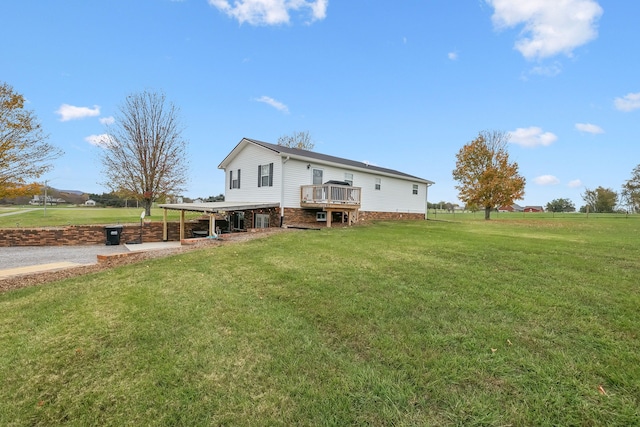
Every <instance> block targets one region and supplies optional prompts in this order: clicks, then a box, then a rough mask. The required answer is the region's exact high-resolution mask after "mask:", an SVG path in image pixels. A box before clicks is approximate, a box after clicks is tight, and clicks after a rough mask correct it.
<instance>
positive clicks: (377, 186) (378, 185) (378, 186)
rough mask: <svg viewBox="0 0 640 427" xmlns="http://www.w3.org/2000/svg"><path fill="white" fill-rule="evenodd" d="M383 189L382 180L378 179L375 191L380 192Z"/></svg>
mask: <svg viewBox="0 0 640 427" xmlns="http://www.w3.org/2000/svg"><path fill="white" fill-rule="evenodd" d="M381 187H382V178H376V186H375V189H376V190H379V189H380V188H381Z"/></svg>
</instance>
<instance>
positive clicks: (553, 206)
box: [547, 199, 576, 212]
mask: <svg viewBox="0 0 640 427" xmlns="http://www.w3.org/2000/svg"><path fill="white" fill-rule="evenodd" d="M575 211H576V206H575V205H574V204H573V202H572V201H571V200H569V199H554V200H552V201H550V202H549V203H547V212H575Z"/></svg>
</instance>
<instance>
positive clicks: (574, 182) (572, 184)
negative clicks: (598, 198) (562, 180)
mask: <svg viewBox="0 0 640 427" xmlns="http://www.w3.org/2000/svg"><path fill="white" fill-rule="evenodd" d="M567 187H569V188H578V187H582V181H580V180H579V179H574V180H572V181H569V184H567Z"/></svg>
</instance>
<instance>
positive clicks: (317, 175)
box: [313, 169, 322, 185]
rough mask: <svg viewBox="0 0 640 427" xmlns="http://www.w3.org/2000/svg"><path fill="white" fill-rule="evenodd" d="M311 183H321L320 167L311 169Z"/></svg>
mask: <svg viewBox="0 0 640 427" xmlns="http://www.w3.org/2000/svg"><path fill="white" fill-rule="evenodd" d="M313 185H322V169H314V170H313Z"/></svg>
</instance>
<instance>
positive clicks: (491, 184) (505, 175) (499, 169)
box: [453, 131, 526, 220]
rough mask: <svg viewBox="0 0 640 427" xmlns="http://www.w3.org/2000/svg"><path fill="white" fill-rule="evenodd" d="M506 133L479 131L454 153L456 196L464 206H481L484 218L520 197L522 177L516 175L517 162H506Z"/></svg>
mask: <svg viewBox="0 0 640 427" xmlns="http://www.w3.org/2000/svg"><path fill="white" fill-rule="evenodd" d="M508 142H509V134H507V133H504V132H501V131H483V132H480V133H479V134H478V137H477V138H476V139H474V140H473V141H471V142H470V143H468V144H467V145H465V146H464V147H462V148H461V149H460V151H459V152H458V154H456V159H457V160H456V168H455V170H454V171H453V178H454V179H455V180H456V181H458V182H459V185H456V189H457V190H458V191H459V196H458V198H459V199H460V200H462V201H463V202H465V203H467V205H475V206H478V207H482V208H483V209H484V218H485V219H487V220H488V219H490V217H491V211H492V210H493V209H496V208H497V207H499V206H502V205H511V204H513V202H514V200H518V199H522V197H523V196H524V186H525V182H526V181H525V179H524V177H522V176H520V175H519V174H518V164H517V163H515V162H509V154H508V153H507V143H508Z"/></svg>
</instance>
